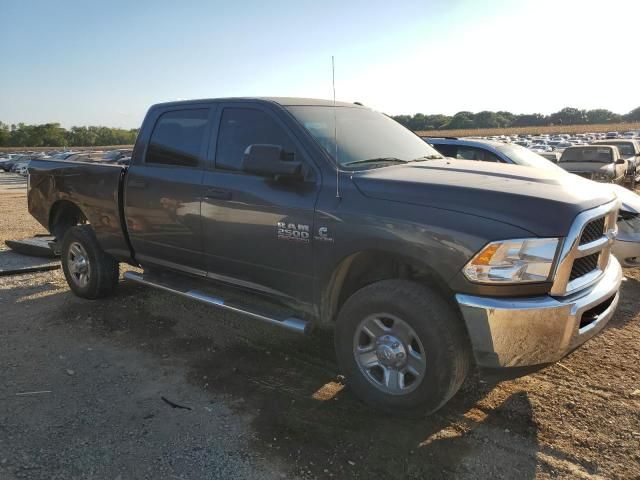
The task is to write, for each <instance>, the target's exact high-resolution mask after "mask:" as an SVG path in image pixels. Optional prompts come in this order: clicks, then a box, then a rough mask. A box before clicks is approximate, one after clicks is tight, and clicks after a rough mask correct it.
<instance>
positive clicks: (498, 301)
mask: <svg viewBox="0 0 640 480" xmlns="http://www.w3.org/2000/svg"><path fill="white" fill-rule="evenodd" d="M621 282H622V268H621V267H620V263H619V262H618V261H617V260H616V259H615V258H614V257H610V260H609V263H608V265H607V268H606V269H605V272H604V274H603V275H602V277H601V278H600V280H599V281H598V282H597V283H595V284H593V285H591V286H590V287H588V288H585V289H584V290H582V291H580V292H577V293H575V294H573V295H569V296H566V297H562V298H554V297H551V296H543V297H528V298H489V297H476V296H471V295H463V294H458V295H456V300H457V301H458V304H459V306H460V310H461V312H462V316H463V317H464V321H465V323H466V325H467V330H468V332H469V337H470V339H471V344H472V347H473V353H474V356H475V359H476V363H477V364H478V366H480V367H485V368H500V367H526V366H533V365H542V364H547V363H551V362H555V361H557V360H560V359H561V358H562V357H564V356H565V355H566V354H568V353H569V352H571V351H572V350H573V349H574V348H576V347H578V346H580V345H582V344H583V343H584V342H586V341H587V340H589V339H590V338H591V337H593V336H594V335H596V334H597V333H598V332H600V330H602V328H603V327H604V326H605V325H606V324H607V322H608V321H609V319H610V318H611V317H612V316H613V313H614V312H615V309H616V307H617V306H618V300H619V292H618V290H619V288H620V283H621Z"/></svg>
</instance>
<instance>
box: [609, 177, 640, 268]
mask: <svg viewBox="0 0 640 480" xmlns="http://www.w3.org/2000/svg"><path fill="white" fill-rule="evenodd" d="M611 188H612V189H613V191H614V193H615V194H616V195H617V196H618V198H619V199H620V201H621V202H622V207H621V208H620V213H619V215H618V221H617V225H618V236H617V237H616V241H615V242H614V243H613V246H612V247H611V253H613V254H614V255H615V256H616V258H617V259H618V260H619V261H620V263H621V264H622V266H623V267H638V266H640V196H638V195H637V194H635V193H633V192H632V191H630V190H629V189H627V188H624V187H622V186H620V185H611Z"/></svg>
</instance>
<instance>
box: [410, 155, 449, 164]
mask: <svg viewBox="0 0 640 480" xmlns="http://www.w3.org/2000/svg"><path fill="white" fill-rule="evenodd" d="M442 159H444V157H443V156H442V155H425V156H423V157H418V158H414V159H413V160H411V161H412V162H421V161H422V160H442Z"/></svg>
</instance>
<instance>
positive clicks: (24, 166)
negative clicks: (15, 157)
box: [15, 163, 29, 177]
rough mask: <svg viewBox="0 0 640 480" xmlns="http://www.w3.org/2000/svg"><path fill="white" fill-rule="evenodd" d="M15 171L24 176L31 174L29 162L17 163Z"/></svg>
mask: <svg viewBox="0 0 640 480" xmlns="http://www.w3.org/2000/svg"><path fill="white" fill-rule="evenodd" d="M15 172H16V173H17V174H18V175H22V176H23V177H26V176H27V175H28V174H29V163H20V164H18V165H16V167H15Z"/></svg>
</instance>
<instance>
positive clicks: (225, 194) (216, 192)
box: [204, 188, 231, 200]
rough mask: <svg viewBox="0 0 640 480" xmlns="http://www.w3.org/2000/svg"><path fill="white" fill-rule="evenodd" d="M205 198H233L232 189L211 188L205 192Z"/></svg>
mask: <svg viewBox="0 0 640 480" xmlns="http://www.w3.org/2000/svg"><path fill="white" fill-rule="evenodd" d="M204 198H205V199H211V200H231V191H230V190H222V189H220V188H209V189H207V191H206V192H205V194H204Z"/></svg>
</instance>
